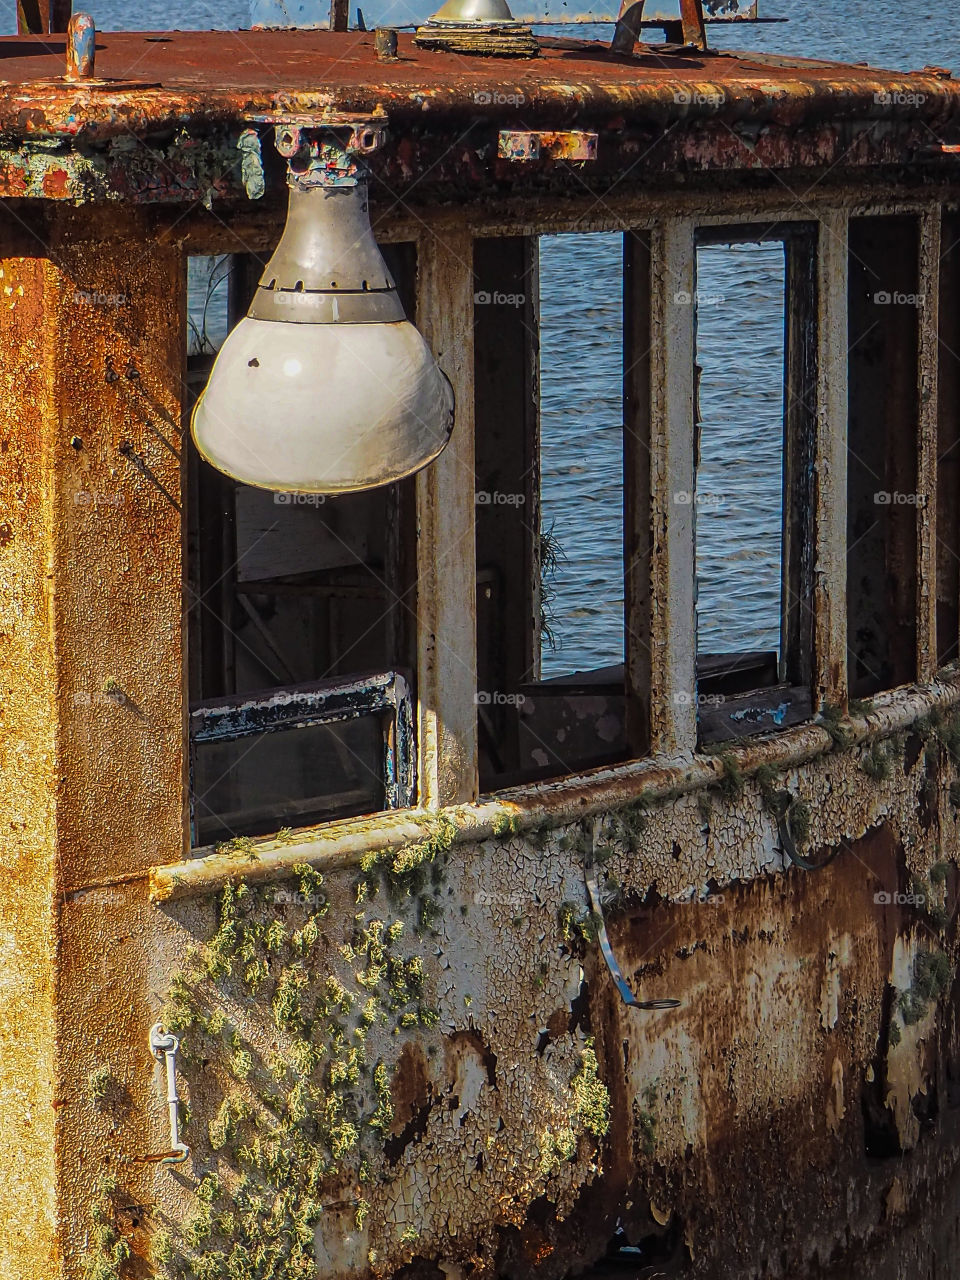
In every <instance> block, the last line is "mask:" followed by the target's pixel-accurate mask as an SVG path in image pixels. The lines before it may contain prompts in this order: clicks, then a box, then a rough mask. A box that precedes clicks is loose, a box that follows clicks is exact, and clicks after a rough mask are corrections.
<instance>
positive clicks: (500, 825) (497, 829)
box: [493, 813, 521, 840]
mask: <svg viewBox="0 0 960 1280" xmlns="http://www.w3.org/2000/svg"><path fill="white" fill-rule="evenodd" d="M520 828H521V823H520V815H519V814H515V813H510V814H507V813H502V814H500V815H499V816H498V817H497V818H495V819H494V823H493V834H494V836H496V838H497V839H498V840H503V839H508V838H509V837H510V836H515V835H517V834H519V832H520Z"/></svg>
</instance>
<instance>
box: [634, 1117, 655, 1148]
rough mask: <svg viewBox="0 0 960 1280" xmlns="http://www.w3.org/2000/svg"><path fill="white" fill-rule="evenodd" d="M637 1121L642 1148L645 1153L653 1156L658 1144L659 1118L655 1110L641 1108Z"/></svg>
mask: <svg viewBox="0 0 960 1280" xmlns="http://www.w3.org/2000/svg"><path fill="white" fill-rule="evenodd" d="M635 1121H636V1130H637V1133H638V1134H639V1136H640V1148H641V1150H642V1151H643V1154H644V1155H647V1156H652V1155H653V1153H654V1151H655V1150H656V1145H657V1118H656V1116H655V1115H654V1114H653V1112H651V1111H644V1110H642V1109H641V1110H638V1111H637V1112H636V1114H635Z"/></svg>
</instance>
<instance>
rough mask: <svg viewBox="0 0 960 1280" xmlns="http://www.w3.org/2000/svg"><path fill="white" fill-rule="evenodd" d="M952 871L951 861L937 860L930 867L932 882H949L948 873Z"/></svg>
mask: <svg viewBox="0 0 960 1280" xmlns="http://www.w3.org/2000/svg"><path fill="white" fill-rule="evenodd" d="M949 872H950V863H949V862H935V863H934V864H933V866H932V867H931V868H930V883H931V884H935V885H938V886H942V885H945V884H946V883H947V875H948V874H949Z"/></svg>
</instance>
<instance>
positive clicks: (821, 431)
mask: <svg viewBox="0 0 960 1280" xmlns="http://www.w3.org/2000/svg"><path fill="white" fill-rule="evenodd" d="M848 221H849V220H848V217H847V214H846V212H845V211H843V210H834V211H829V212H825V213H823V214H821V216H820V218H819V226H818V244H817V315H818V324H817V440H816V448H815V455H814V477H815V488H814V511H815V514H814V521H815V537H816V555H815V557H814V591H813V609H814V641H813V645H814V689H813V694H814V697H813V703H814V706H815V707H819V706H823V705H825V704H827V703H830V704H840V705H841V706H844V707H845V706H846V702H847V600H846V587H847V426H846V424H847V281H848V269H847V228H848Z"/></svg>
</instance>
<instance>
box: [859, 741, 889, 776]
mask: <svg viewBox="0 0 960 1280" xmlns="http://www.w3.org/2000/svg"><path fill="white" fill-rule="evenodd" d="M860 768H861V769H862V770H863V772H864V773H865V774H866V775H867V777H868V778H872V779H873V780H874V782H886V781H887V779H888V778H889V777H890V774H891V772H892V770H891V760H890V753H889V750H888V748H887V746H886V744H884V743H882V742H873V743H871V744H870V747H869V748H868V750H866V751H865V752H864V753H863V755H862V756H861V758H860Z"/></svg>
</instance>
